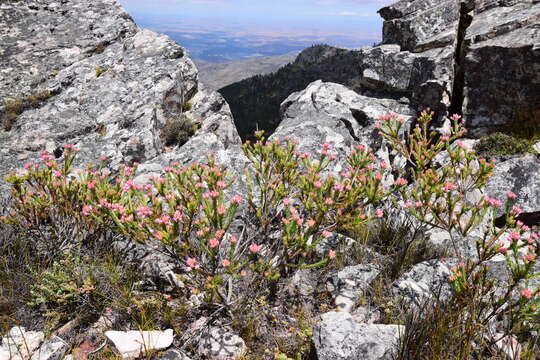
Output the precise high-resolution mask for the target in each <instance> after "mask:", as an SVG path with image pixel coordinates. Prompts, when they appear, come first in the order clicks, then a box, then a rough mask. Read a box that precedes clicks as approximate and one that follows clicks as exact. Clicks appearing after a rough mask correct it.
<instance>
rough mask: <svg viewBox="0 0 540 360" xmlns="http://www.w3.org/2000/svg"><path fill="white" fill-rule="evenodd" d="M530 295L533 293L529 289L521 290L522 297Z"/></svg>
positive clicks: (528, 297)
mask: <svg viewBox="0 0 540 360" xmlns="http://www.w3.org/2000/svg"><path fill="white" fill-rule="evenodd" d="M532 295H533V293H532V291H531V290H529V289H523V290H521V296H523V297H524V298H527V299H530V298H532Z"/></svg>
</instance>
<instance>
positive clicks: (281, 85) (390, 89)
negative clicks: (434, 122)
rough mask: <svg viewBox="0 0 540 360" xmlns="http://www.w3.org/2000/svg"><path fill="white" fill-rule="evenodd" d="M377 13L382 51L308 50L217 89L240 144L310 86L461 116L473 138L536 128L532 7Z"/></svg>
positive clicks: (446, 3)
mask: <svg viewBox="0 0 540 360" xmlns="http://www.w3.org/2000/svg"><path fill="white" fill-rule="evenodd" d="M379 13H380V15H381V16H382V17H383V18H384V20H385V21H384V28H383V41H382V44H381V45H378V46H375V47H365V48H362V49H359V50H346V49H338V48H333V47H330V46H314V47H312V48H309V49H306V50H304V51H303V52H302V53H301V54H300V55H299V56H298V57H297V59H296V60H295V62H293V63H292V64H289V65H287V66H285V67H283V68H282V69H280V70H279V71H277V72H276V73H274V74H271V75H266V76H257V77H254V78H250V79H246V80H243V81H241V82H238V83H236V84H232V85H230V86H227V87H225V88H223V89H221V90H220V92H221V93H222V94H223V95H224V96H225V98H226V100H227V101H228V102H229V104H230V105H231V108H232V111H233V114H234V115H235V122H236V124H237V127H238V128H239V131H240V135H241V136H242V137H243V138H248V137H249V136H250V135H251V133H252V132H253V131H254V130H255V128H259V129H264V130H267V131H269V132H273V131H274V129H275V128H276V127H277V126H278V125H279V122H280V120H279V115H278V108H279V103H281V102H282V101H284V100H285V99H286V98H287V96H288V95H289V94H290V93H291V92H295V91H299V90H301V89H304V88H305V87H306V86H307V85H308V84H310V83H311V82H313V81H315V80H323V81H326V82H334V83H338V84H342V85H345V86H347V87H349V88H350V89H352V90H354V91H355V92H357V93H359V94H361V95H364V96H368V97H374V98H376V99H380V98H387V99H394V100H398V99H400V101H404V100H405V101H407V102H409V103H410V106H411V108H412V109H414V110H415V111H420V110H423V109H424V108H427V107H429V108H431V109H432V110H434V111H436V113H437V115H438V116H439V117H444V116H446V115H448V114H453V113H458V114H463V115H464V118H465V120H466V122H467V126H468V128H470V129H471V130H474V131H472V133H473V134H483V133H486V132H492V131H496V130H498V129H500V128H501V127H505V126H522V125H523V123H525V124H526V125H527V126H529V127H530V126H531V123H532V124H537V123H538V121H539V120H538V119H539V118H540V113H539V110H538V109H539V106H540V95H539V94H540V78H539V75H538V74H539V73H540V72H539V71H538V64H539V63H540V47H539V41H540V29H539V28H538V23H539V20H540V3H539V2H538V1H537V0H523V1H483V0H402V1H398V2H396V3H395V4H393V5H390V6H388V7H385V8H383V9H381V10H380V11H379ZM524 64H529V65H528V66H524ZM509 94H511V95H510V96H509ZM375 101H376V100H375Z"/></svg>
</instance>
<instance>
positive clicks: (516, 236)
mask: <svg viewBox="0 0 540 360" xmlns="http://www.w3.org/2000/svg"><path fill="white" fill-rule="evenodd" d="M520 238H521V235H519V233H517V232H515V231H512V232H511V233H509V234H508V240H509V241H517V240H519V239H520Z"/></svg>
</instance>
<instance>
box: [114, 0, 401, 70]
mask: <svg viewBox="0 0 540 360" xmlns="http://www.w3.org/2000/svg"><path fill="white" fill-rule="evenodd" d="M119 1H120V3H121V4H122V5H123V6H124V7H125V9H126V10H127V11H128V12H129V13H130V14H131V15H132V16H133V18H134V19H135V21H136V22H137V23H138V24H139V25H140V26H141V27H145V28H149V29H151V30H154V31H158V32H162V33H166V34H167V35H169V36H171V37H172V38H173V39H175V40H177V41H179V42H180V43H181V44H182V45H183V46H186V47H187V48H188V50H191V51H192V53H193V54H194V55H195V57H196V56H198V55H200V57H201V58H205V56H206V57H210V58H211V57H212V56H214V57H215V56H218V55H216V54H217V53H219V52H220V51H221V50H219V49H220V48H218V47H217V45H216V47H214V46H213V45H212V41H214V42H215V43H216V44H217V43H219V42H221V43H228V44H229V43H230V44H232V45H234V44H235V43H233V42H232V41H233V38H234V39H235V40H234V41H236V43H243V44H247V42H249V41H250V40H253V42H254V43H253V45H252V46H251V47H252V49H251V50H252V51H251V50H250V49H248V50H246V48H245V47H244V48H243V50H241V51H240V50H239V51H238V53H241V54H242V55H238V56H236V55H237V54H233V55H231V56H228V57H227V59H233V58H235V57H242V56H244V57H246V56H254V55H255V54H261V55H274V54H279V53H280V52H282V53H285V52H287V51H290V50H298V49H301V48H302V47H305V46H306V45H307V46H309V45H310V44H312V43H328V44H330V45H336V46H343V47H356V45H358V46H364V45H371V44H372V43H375V42H377V41H379V40H380V39H381V31H382V19H381V18H380V17H379V15H378V14H377V10H379V9H380V8H382V7H384V6H386V5H388V4H390V3H393V2H395V0H119ZM198 34H205V36H204V37H201V36H199V35H198ZM214 34H217V35H214ZM214 38H215V39H214ZM190 48H191V49H190ZM223 48H225V49H226V48H227V46H224V47H222V49H223ZM246 51H247V52H246ZM250 52H251V53H250ZM210 58H208V59H210ZM205 59H206V58H205ZM208 59H207V60H208ZM224 60H225V59H224ZM210 61H211V59H210ZM216 61H217V60H216Z"/></svg>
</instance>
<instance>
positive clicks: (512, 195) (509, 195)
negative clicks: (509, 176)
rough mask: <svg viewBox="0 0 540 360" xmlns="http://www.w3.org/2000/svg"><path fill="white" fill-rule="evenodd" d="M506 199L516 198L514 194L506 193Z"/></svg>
mask: <svg viewBox="0 0 540 360" xmlns="http://www.w3.org/2000/svg"><path fill="white" fill-rule="evenodd" d="M506 197H508V198H509V199H515V198H516V194H515V193H513V192H512V191H508V192H507V193H506Z"/></svg>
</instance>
